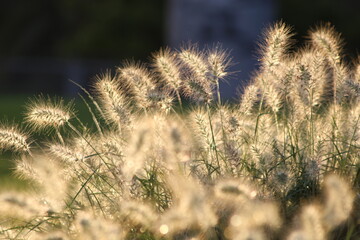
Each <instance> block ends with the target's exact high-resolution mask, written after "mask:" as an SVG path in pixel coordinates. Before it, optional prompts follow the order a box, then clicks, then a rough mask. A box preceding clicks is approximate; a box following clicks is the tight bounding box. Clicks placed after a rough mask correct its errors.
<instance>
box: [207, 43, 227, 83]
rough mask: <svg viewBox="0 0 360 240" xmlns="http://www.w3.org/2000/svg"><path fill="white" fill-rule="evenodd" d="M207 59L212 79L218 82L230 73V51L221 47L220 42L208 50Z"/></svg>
mask: <svg viewBox="0 0 360 240" xmlns="http://www.w3.org/2000/svg"><path fill="white" fill-rule="evenodd" d="M206 60H207V63H208V65H209V74H210V79H213V81H216V82H218V81H219V80H220V79H224V78H225V77H226V76H227V75H228V74H229V72H228V68H229V66H230V63H231V58H230V56H229V53H228V52H227V51H225V50H224V49H222V48H221V46H220V44H217V45H215V46H214V47H213V48H210V49H209V50H207V51H206Z"/></svg>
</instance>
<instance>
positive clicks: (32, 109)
mask: <svg viewBox="0 0 360 240" xmlns="http://www.w3.org/2000/svg"><path fill="white" fill-rule="evenodd" d="M71 107H72V106H71V104H68V105H66V104H64V101H63V100H62V99H55V100H52V99H51V98H50V97H47V98H45V97H43V96H39V97H37V98H35V99H34V100H32V101H31V102H30V103H28V105H27V112H26V121H27V122H28V123H29V124H30V125H31V126H32V127H34V128H35V129H47V128H54V129H58V128H60V127H62V126H64V125H65V124H66V123H67V122H69V120H70V119H71V118H72V115H73V112H72V109H71Z"/></svg>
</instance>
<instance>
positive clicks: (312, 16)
mask: <svg viewBox="0 0 360 240" xmlns="http://www.w3.org/2000/svg"><path fill="white" fill-rule="evenodd" d="M179 1H181V0H179ZM194 1H195V0H194ZM224 1H225V0H224ZM239 1H240V0H239ZM244 1H250V0H244ZM166 2H167V0H101V1H95V0H86V1H85V0H3V1H2V2H1V5H0V83H2V87H1V88H0V94H3V93H12V92H15V93H19V92H22V93H27V94H29V93H30V94H33V93H39V92H44V93H57V94H62V95H63V94H68V95H70V96H74V92H76V91H77V89H72V86H69V82H68V81H67V80H68V79H72V80H75V81H77V82H79V83H80V84H82V85H87V84H88V83H86V81H87V80H88V79H90V78H91V77H93V76H94V75H95V74H97V73H100V72H103V71H104V70H106V69H107V68H113V67H114V66H116V65H119V64H120V63H121V62H122V61H123V60H125V59H135V60H142V61H147V60H148V58H149V55H150V53H151V52H154V51H156V50H158V49H159V48H160V47H162V46H164V45H166V41H165V35H166V33H165V25H166V24H167V20H166V18H165V16H166V12H165V10H166ZM277 6H278V7H279V11H278V13H277V16H278V17H277V19H283V20H284V21H285V22H286V23H289V24H290V25H292V26H294V29H295V31H296V32H297V33H298V35H297V38H298V39H299V40H300V39H301V37H303V36H305V35H306V33H307V31H308V29H309V26H316V24H318V23H321V22H331V23H332V24H333V25H334V26H335V27H336V29H337V30H338V31H339V32H341V33H342V35H343V37H344V39H345V41H346V43H347V44H346V45H345V49H346V51H347V54H349V55H350V57H351V58H355V57H356V56H357V53H358V48H359V46H360V30H359V26H360V14H359V10H360V1H359V0H277ZM301 41H302V40H301ZM301 41H299V42H301ZM254 45H255V44H254ZM239 70H244V69H241V65H239ZM75 95H76V93H75Z"/></svg>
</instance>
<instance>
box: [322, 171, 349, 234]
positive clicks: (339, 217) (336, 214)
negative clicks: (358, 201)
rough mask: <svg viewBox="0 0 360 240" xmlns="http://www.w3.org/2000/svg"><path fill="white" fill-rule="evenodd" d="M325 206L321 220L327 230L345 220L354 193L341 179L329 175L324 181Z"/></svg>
mask: <svg viewBox="0 0 360 240" xmlns="http://www.w3.org/2000/svg"><path fill="white" fill-rule="evenodd" d="M324 187H325V206H324V210H323V221H324V224H325V226H326V228H327V229H328V230H330V229H332V228H334V227H336V226H338V225H339V224H340V223H342V222H343V221H345V220H346V219H347V218H348V217H349V215H350V213H351V210H352V206H353V201H354V195H353V193H352V191H351V189H350V187H349V186H348V184H346V183H345V181H344V180H343V179H341V178H340V177H338V176H337V175H329V176H327V177H326V178H325V181H324Z"/></svg>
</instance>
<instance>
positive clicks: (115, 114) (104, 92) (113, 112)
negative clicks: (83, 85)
mask: <svg viewBox="0 0 360 240" xmlns="http://www.w3.org/2000/svg"><path fill="white" fill-rule="evenodd" d="M95 91H96V94H97V95H98V97H99V99H100V101H101V104H102V107H103V110H104V114H105V118H106V120H107V121H109V122H110V123H114V124H117V125H118V126H119V128H120V129H121V128H126V127H128V126H129V124H130V123H131V111H130V107H129V100H127V99H126V98H125V96H124V94H123V93H122V92H121V89H120V85H119V83H118V82H117V80H116V78H114V77H112V76H111V73H110V72H106V73H105V74H103V75H100V76H98V77H97V81H96V83H95Z"/></svg>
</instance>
